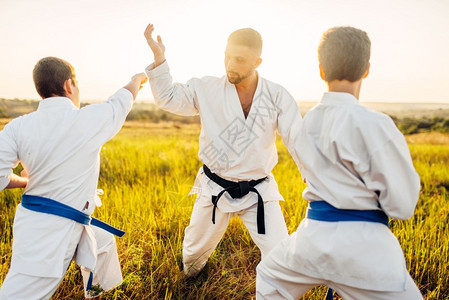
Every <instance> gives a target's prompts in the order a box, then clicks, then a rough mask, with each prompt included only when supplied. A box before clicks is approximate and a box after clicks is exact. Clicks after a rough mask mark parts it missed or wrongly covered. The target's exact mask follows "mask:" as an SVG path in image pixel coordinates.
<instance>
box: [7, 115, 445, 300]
mask: <svg viewBox="0 0 449 300" xmlns="http://www.w3.org/2000/svg"><path fill="white" fill-rule="evenodd" d="M198 132H199V130H198V127H196V126H187V127H185V128H184V127H183V128H179V127H174V126H172V125H170V124H168V125H167V124H166V125H158V126H152V125H145V126H144V125H142V124H139V123H132V124H130V125H128V126H127V127H126V128H124V129H123V130H122V131H121V132H120V133H119V135H118V136H117V137H115V138H114V139H113V140H112V141H110V142H109V143H107V144H106V145H105V146H104V148H103V150H102V167H101V174H100V181H99V188H102V189H104V191H105V195H104V196H103V197H102V200H103V207H101V208H98V209H97V210H96V211H95V216H96V217H98V218H100V219H102V220H104V221H106V222H109V223H111V224H113V225H115V226H117V227H119V228H122V229H124V230H126V232H127V233H126V234H125V236H123V237H122V238H120V239H118V240H117V242H118V248H119V255H120V260H121V265H122V271H123V275H124V282H123V284H122V285H120V286H119V287H118V288H116V289H114V290H112V291H110V292H108V293H106V294H105V295H104V297H103V299H220V298H221V299H251V297H253V296H254V294H255V268H256V266H257V263H258V262H259V260H260V254H259V251H258V249H257V248H256V247H255V245H254V244H253V242H252V241H251V238H250V236H249V234H248V232H247V231H246V229H245V228H244V226H243V225H242V223H241V221H240V220H239V219H232V220H231V222H230V224H229V227H228V230H227V232H226V234H225V236H224V238H223V240H222V241H221V243H220V244H219V245H218V247H217V249H216V251H215V252H214V253H213V254H212V256H211V258H210V260H209V262H208V265H207V266H206V269H205V271H204V272H202V273H201V274H200V275H199V277H198V278H195V279H186V278H185V277H184V276H182V274H181V273H180V260H181V249H182V239H183V234H184V228H185V227H186V226H187V225H188V222H189V219H190V213H191V210H192V207H193V202H194V200H195V199H194V196H187V194H188V193H189V190H190V187H191V185H192V184H193V181H194V177H195V175H196V172H197V170H198V168H199V167H200V166H201V163H200V161H199V160H198V155H197V154H198V142H197V140H198ZM422 141H424V143H420V142H419V140H416V138H415V140H414V141H413V143H411V145H410V150H411V153H412V157H413V160H414V164H415V167H416V169H417V171H418V173H419V174H420V175H421V180H422V191H421V196H420V201H419V203H418V207H417V209H416V213H415V215H414V217H413V218H412V219H411V220H409V221H393V222H392V225H391V228H392V231H393V232H394V234H395V235H396V236H397V237H398V239H399V241H400V243H401V245H402V248H403V250H404V253H405V257H406V261H407V266H408V269H409V270H410V273H411V274H412V277H413V278H415V280H416V282H417V284H418V286H419V288H420V289H421V291H422V293H423V294H424V295H425V297H426V299H446V298H449V273H448V269H449V258H448V257H449V253H448V251H449V230H448V223H449V203H448V199H449V193H448V189H449V167H448V166H449V144H444V143H443V144H435V143H434V144H431V145H430V144H426V143H425V141H426V140H425V138H422ZM278 152H279V163H278V165H277V166H276V167H275V169H274V175H275V178H276V179H277V181H278V183H279V189H280V191H281V193H282V195H283V196H284V198H285V199H286V200H287V201H285V202H283V203H281V206H282V209H283V212H284V215H285V218H286V222H287V226H288V229H289V232H293V231H294V230H296V227H297V226H298V225H299V223H300V221H301V219H302V218H303V217H304V215H305V209H306V206H307V203H306V201H305V200H304V199H303V198H302V196H301V193H302V190H303V189H304V187H305V185H304V184H303V183H302V180H301V177H300V174H299V172H298V171H297V168H296V166H295V164H294V162H293V160H292V159H291V157H290V156H289V154H288V152H287V150H286V148H285V147H284V146H283V145H282V143H281V142H278ZM20 193H21V191H3V192H1V193H0V206H1V207H2V209H1V218H0V230H1V239H0V254H1V260H0V263H1V265H0V281H3V279H4V276H5V275H6V272H7V270H8V268H9V260H10V255H11V238H12V237H11V226H12V221H13V217H14V211H15V207H16V205H17V203H18V202H19V199H20ZM324 293H325V289H324V288H322V287H319V288H316V289H314V290H312V291H310V292H309V293H308V294H307V295H306V296H305V297H304V299H323V297H324ZM82 297H83V291H82V284H81V277H80V272H79V271H78V269H77V267H76V266H74V265H72V266H71V267H70V269H69V271H68V274H67V276H66V277H65V279H64V281H63V283H62V284H61V286H60V288H59V289H58V290H57V293H56V294H55V296H54V299H82Z"/></svg>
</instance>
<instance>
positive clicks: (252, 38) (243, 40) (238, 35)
mask: <svg viewBox="0 0 449 300" xmlns="http://www.w3.org/2000/svg"><path fill="white" fill-rule="evenodd" d="M228 43H229V44H234V45H243V46H247V47H249V48H252V49H254V50H256V52H257V53H258V54H259V55H260V54H261V53H262V44H263V43H262V36H261V35H260V33H258V32H257V31H256V30H254V29H252V28H242V29H238V30H236V31H234V32H233V33H231V34H230V35H229V37H228Z"/></svg>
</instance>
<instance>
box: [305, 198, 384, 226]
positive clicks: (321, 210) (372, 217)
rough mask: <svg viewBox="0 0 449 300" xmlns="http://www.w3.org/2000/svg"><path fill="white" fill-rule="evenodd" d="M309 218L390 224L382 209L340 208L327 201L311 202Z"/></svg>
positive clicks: (308, 212)
mask: <svg viewBox="0 0 449 300" xmlns="http://www.w3.org/2000/svg"><path fill="white" fill-rule="evenodd" d="M307 218H308V219H312V220H318V221H326V222H345V221H346V222H348V221H362V222H374V223H382V224H384V225H386V226H388V216H387V215H386V214H385V213H384V212H383V211H381V210H353V209H338V208H335V207H333V206H332V205H330V204H329V203H327V202H326V201H311V202H309V207H308V208H307Z"/></svg>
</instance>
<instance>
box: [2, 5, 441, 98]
mask: <svg viewBox="0 0 449 300" xmlns="http://www.w3.org/2000/svg"><path fill="white" fill-rule="evenodd" d="M148 23H153V24H154V25H155V34H159V35H161V36H162V39H163V42H164V44H165V46H166V53H165V56H166V59H167V61H168V63H169V65H170V69H171V72H172V76H173V79H174V81H176V82H182V83H184V82H186V81H187V80H189V79H190V78H192V77H202V76H206V75H213V76H223V75H224V74H225V73H224V62H223V61H224V49H225V46H226V40H227V37H228V35H229V34H230V33H231V32H232V31H234V30H236V29H239V28H244V27H252V28H254V29H256V30H257V31H259V32H260V33H261V35H262V38H263V41H264V48H263V52H262V59H263V62H262V64H261V66H260V67H259V68H258V71H259V74H260V75H261V76H263V77H265V78H266V79H269V80H271V81H274V82H276V83H279V84H281V85H283V86H284V87H285V88H286V89H287V90H288V91H289V92H290V93H291V94H292V95H293V96H294V98H295V99H296V100H298V101H317V100H319V99H320V98H321V96H322V94H323V92H324V91H326V85H325V83H324V82H323V81H322V80H321V78H320V76H319V69H318V61H317V47H318V43H319V41H320V38H321V35H322V34H323V32H324V31H326V30H327V29H328V28H331V27H334V26H354V27H357V28H360V29H362V30H365V31H366V32H367V33H368V35H369V37H370V39H371V43H372V49H371V69H370V74H369V76H368V77H367V78H366V79H365V80H364V82H363V84H362V91H361V94H360V100H361V101H366V102H376V101H379V102H424V103H435V102H439V103H441V102H443V103H449V91H448V86H449V0H426V1H424V0H363V1H362V0H307V1H306V0H294V1H293V0H227V1H225V0H158V1H156V0H129V1H124V0H123V1H115V0H0V98H10V99H12V98H19V99H39V95H38V94H37V92H36V91H35V89H34V84H33V81H32V69H33V67H34V65H35V64H36V62H37V61H38V60H39V59H40V58H43V57H46V56H57V57H60V58H63V59H65V60H67V61H69V62H70V63H71V64H72V65H73V66H74V67H75V71H76V75H77V79H78V81H79V88H80V95H81V101H84V102H91V101H93V100H105V99H107V98H108V96H110V95H112V94H113V93H114V92H115V91H116V90H117V89H119V88H120V87H122V86H124V85H125V84H126V83H127V82H128V81H129V79H130V78H131V76H132V75H133V74H135V73H139V72H143V70H144V69H145V67H146V66H147V65H149V64H150V63H152V61H153V55H152V53H151V51H150V49H149V47H148V45H147V43H146V41H145V38H144V36H143V32H144V30H145V27H146V26H147V24H148ZM150 99H152V94H151V90H150V88H149V86H148V84H147V85H146V86H145V87H144V88H143V89H142V90H141V92H140V94H139V97H138V100H139V101H147V100H150Z"/></svg>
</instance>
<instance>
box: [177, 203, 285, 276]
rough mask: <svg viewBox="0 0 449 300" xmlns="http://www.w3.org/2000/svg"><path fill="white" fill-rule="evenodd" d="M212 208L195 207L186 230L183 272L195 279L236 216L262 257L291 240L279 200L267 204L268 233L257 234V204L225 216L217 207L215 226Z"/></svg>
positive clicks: (196, 204)
mask: <svg viewBox="0 0 449 300" xmlns="http://www.w3.org/2000/svg"><path fill="white" fill-rule="evenodd" d="M212 208H213V206H202V205H201V204H200V203H199V202H198V201H196V202H195V205H194V206H193V211H192V216H191V218H190V224H189V226H188V227H187V228H186V229H185V236H184V241H183V250H182V256H183V264H184V273H185V274H186V275H187V276H195V275H196V274H198V273H199V272H200V271H201V269H202V268H203V267H204V265H205V264H206V262H207V260H208V258H209V256H210V255H211V254H212V252H213V251H214V249H215V247H216V246H217V244H218V243H219V242H220V240H221V238H222V237H223V235H224V233H225V232H226V227H227V226H228V223H229V220H230V219H231V218H232V217H234V216H239V217H240V219H241V220H242V221H243V224H244V225H245V226H246V228H247V229H248V231H249V234H250V235H251V238H252V239H253V241H254V243H255V244H256V245H257V247H258V248H259V249H260V251H261V254H262V257H263V256H264V255H267V254H268V252H269V251H270V250H271V249H272V248H274V247H275V246H276V245H277V244H278V243H279V242H280V241H281V240H282V239H284V238H286V237H288V231H287V226H286V225H285V220H284V215H283V214H282V211H281V207H280V206H279V202H278V201H268V202H265V203H264V210H265V214H264V218H265V231H266V233H265V234H259V233H257V204H254V205H253V206H250V207H249V208H246V209H243V210H241V211H237V212H232V213H224V212H222V211H220V209H219V208H217V209H216V212H215V224H213V223H212Z"/></svg>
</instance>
